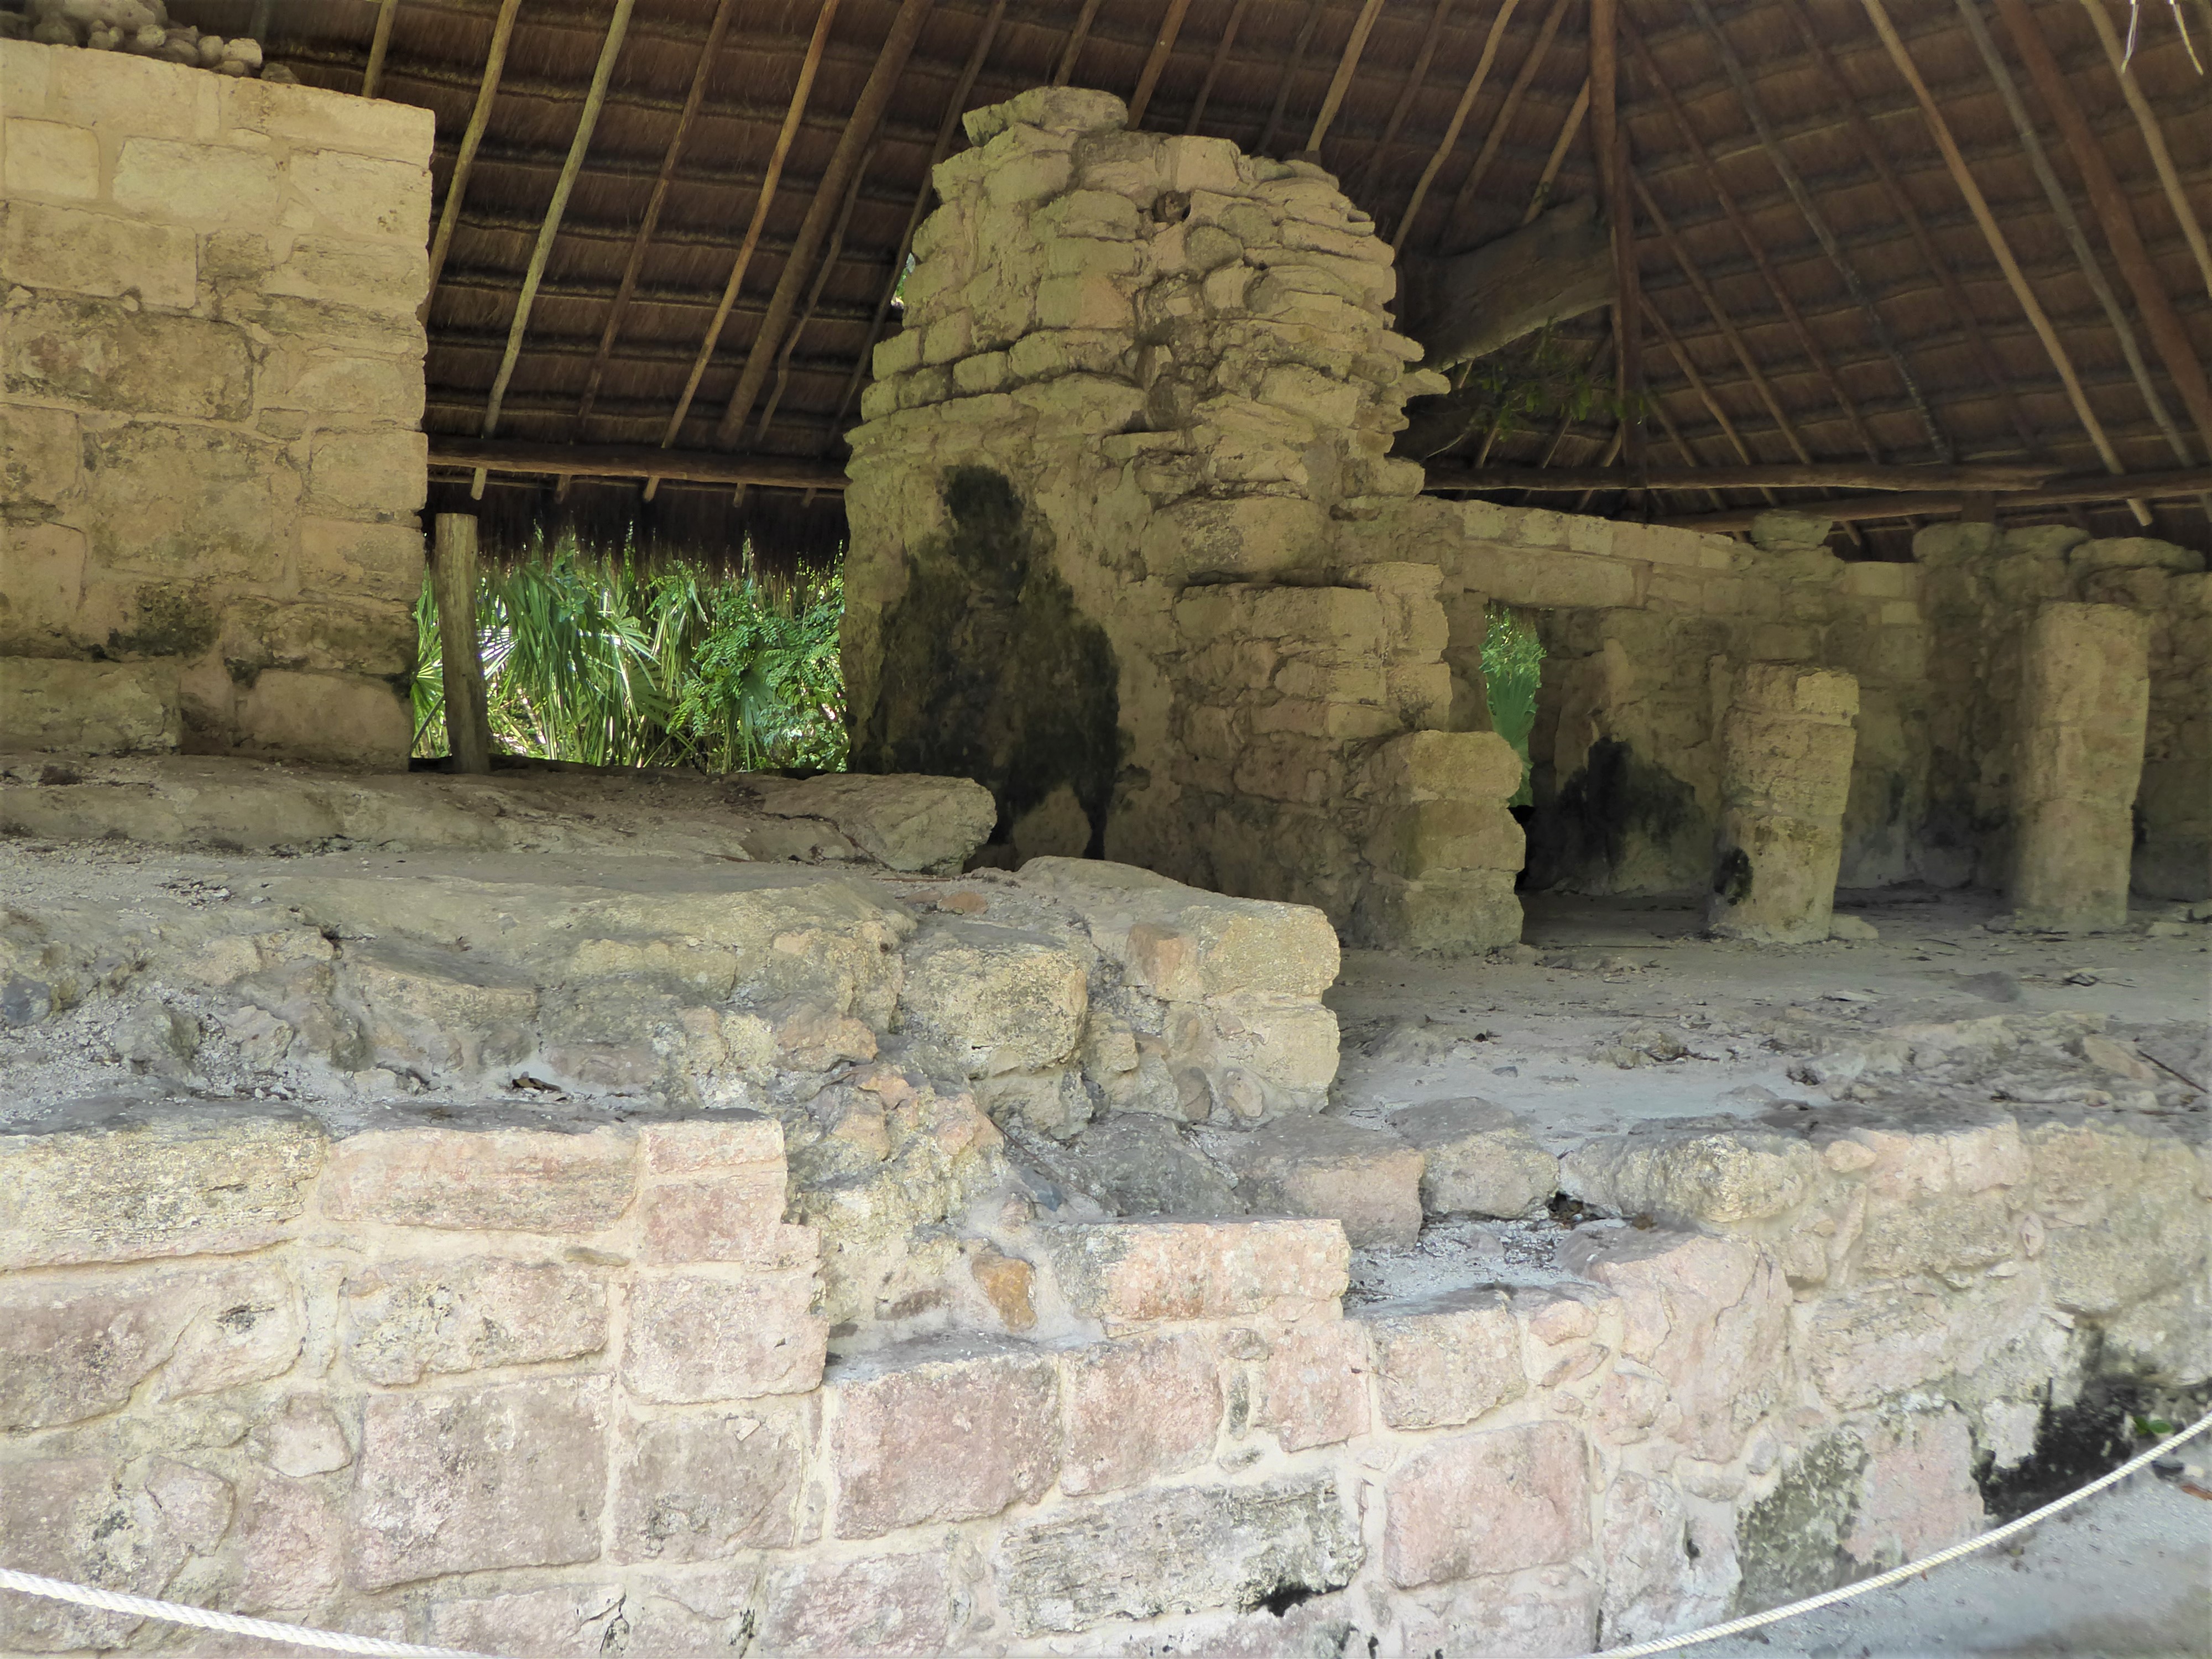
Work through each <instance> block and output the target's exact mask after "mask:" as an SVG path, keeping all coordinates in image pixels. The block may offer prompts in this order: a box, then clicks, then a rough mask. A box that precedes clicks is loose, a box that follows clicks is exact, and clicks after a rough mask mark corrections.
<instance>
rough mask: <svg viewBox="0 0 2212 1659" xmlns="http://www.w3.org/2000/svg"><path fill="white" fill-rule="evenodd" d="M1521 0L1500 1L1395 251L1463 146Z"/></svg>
mask: <svg viewBox="0 0 2212 1659" xmlns="http://www.w3.org/2000/svg"><path fill="white" fill-rule="evenodd" d="M1520 3H1521V0H1498V15H1497V16H1496V17H1495V18H1493V19H1492V20H1491V24H1490V33H1488V34H1486V35H1485V36H1484V37H1483V39H1482V56H1481V57H1480V58H1477V59H1476V60H1475V65H1474V74H1472V75H1470V76H1468V77H1467V87H1466V89H1465V90H1464V91H1462V93H1461V94H1460V95H1459V106H1458V107H1457V108H1456V109H1455V110H1453V111H1452V118H1451V119H1450V120H1449V122H1448V123H1446V124H1445V126H1444V134H1443V137H1441V138H1439V139H1437V148H1436V150H1435V152H1434V153H1433V154H1432V155H1430V157H1429V164H1428V165H1427V166H1426V167H1423V168H1422V169H1421V176H1420V177H1419V179H1416V180H1415V181H1414V184H1413V199H1412V200H1411V201H1409V202H1407V204H1406V210H1405V212H1403V213H1401V214H1400V215H1399V216H1398V228H1397V230H1396V231H1395V233H1394V234H1392V236H1391V238H1390V249H1391V252H1394V253H1395V252H1404V250H1405V246H1406V238H1407V235H1409V234H1411V233H1412V231H1413V221H1414V220H1416V219H1418V218H1419V217H1420V214H1421V204H1422V203H1423V202H1424V201H1425V200H1427V199H1428V194H1429V186H1430V185H1432V184H1434V183H1435V182H1436V177H1437V170H1438V169H1439V168H1440V167H1443V164H1444V160H1445V158H1446V157H1447V156H1449V155H1450V154H1451V153H1452V148H1453V146H1454V145H1455V144H1457V143H1459V135H1460V129H1461V128H1462V127H1464V126H1465V125H1467V118H1468V113H1469V112H1471V111H1473V109H1474V100H1476V99H1477V98H1480V96H1481V95H1482V84H1483V82H1486V81H1487V80H1488V79H1489V78H1490V68H1491V65H1492V64H1495V63H1496V62H1497V61H1498V42H1500V41H1501V40H1504V38H1505V25H1506V24H1507V23H1508V22H1510V21H1511V20H1512V17H1513V9H1514V8H1515V7H1516V6H1517V5H1519V4H1520Z"/></svg>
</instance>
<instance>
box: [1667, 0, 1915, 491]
mask: <svg viewBox="0 0 2212 1659" xmlns="http://www.w3.org/2000/svg"><path fill="white" fill-rule="evenodd" d="M1689 4H1690V10H1691V11H1692V13H1693V14H1694V15H1696V17H1697V20H1698V27H1699V28H1701V29H1703V30H1705V33H1706V34H1707V35H1708V36H1710V37H1711V40H1712V43H1713V48H1714V50H1715V51H1716V52H1717V53H1718V54H1719V57H1720V60H1721V68H1722V70H1723V72H1724V73H1725V74H1726V75H1727V76H1728V78H1729V85H1730V86H1732V87H1734V88H1735V94H1736V98H1737V100H1738V101H1740V102H1741V104H1742V105H1743V112H1744V116H1745V118H1747V120H1749V121H1750V123H1751V126H1752V131H1753V132H1754V133H1756V134H1757V135H1758V137H1759V145H1760V148H1762V149H1764V150H1765V152H1766V159H1767V160H1768V161H1771V162H1772V163H1773V165H1774V170H1775V172H1776V173H1778V174H1780V175H1781V179H1782V187H1783V188H1784V190H1786V191H1789V192H1790V200H1791V201H1793V202H1795V203H1796V204H1797V210H1798V211H1799V212H1800V213H1802V214H1803V215H1804V216H1805V222H1806V223H1807V224H1808V225H1810V226H1811V227H1812V228H1813V234H1814V237H1816V238H1817V239H1818V240H1819V241H1820V250H1821V252H1824V253H1826V255H1827V256H1828V263H1829V264H1832V265H1833V266H1834V267H1835V268H1836V274H1837V275H1838V276H1841V277H1842V278H1843V280H1844V291H1845V292H1846V293H1848V294H1849V295H1850V296H1851V299H1852V301H1854V302H1855V303H1856V304H1857V306H1858V307H1859V308H1860V309H1861V310H1862V311H1863V312H1865V313H1866V316H1867V324H1868V326H1869V327H1870V328H1871V329H1872V330H1873V331H1874V337H1875V343H1877V344H1879V345H1880V346H1881V349H1883V350H1884V351H1885V352H1887V354H1888V356H1889V360H1890V362H1892V363H1893V364H1894V365H1895V366H1896V368H1897V373H1898V378H1899V380H1903V381H1904V383H1905V396H1906V397H1908V398H1911V400H1912V406H1913V408H1915V409H1916V410H1918V411H1919V412H1920V419H1921V422H1922V423H1923V424H1924V425H1925V426H1926V427H1927V428H1928V438H1929V443H1930V445H1931V446H1932V447H1934V449H1935V451H1936V459H1938V460H1942V461H1955V460H1957V459H1959V456H1958V452H1957V451H1956V450H1955V449H1954V448H1953V447H1952V445H1951V440H1950V438H1949V436H1948V435H1947V434H1946V433H1945V432H1944V430H1943V428H1942V427H1941V426H1939V425H1938V424H1937V423H1936V411H1935V410H1934V409H1933V408H1931V407H1930V406H1929V402H1928V399H1927V397H1926V396H1925V394H1923V392H1921V390H1920V381H1919V379H1918V377H1917V376H1916V375H1915V374H1913V372H1912V368H1911V365H1910V364H1909V363H1907V362H1905V352H1904V350H1903V349H1902V348H1901V347H1899V344H1898V343H1897V339H1896V337H1895V336H1893V334H1891V333H1890V331H1889V324H1888V322H1887V320H1886V319H1884V318H1883V316H1882V314H1881V307H1879V306H1877V305H1875V301H1874V295H1871V294H1869V292H1868V291H1867V287H1866V284H1865V283H1862V282H1861V281H1860V280H1859V274H1858V272H1857V270H1855V269H1853V268H1852V265H1851V262H1850V259H1848V258H1845V257H1844V248H1843V244H1842V243H1841V242H1839V241H1838V240H1836V233H1835V230H1834V228H1833V227H1832V226H1831V225H1830V224H1829V223H1828V220H1827V216H1826V215H1825V214H1823V213H1822V212H1821V211H1820V209H1819V207H1818V206H1816V205H1815V204H1814V201H1813V193H1812V192H1811V191H1809V190H1808V189H1806V187H1805V179H1804V175H1803V174H1802V173H1799V172H1798V171H1797V164H1796V162H1795V161H1791V160H1790V155H1789V152H1788V151H1787V150H1785V149H1783V148H1782V143H1781V141H1780V140H1779V139H1778V138H1777V137H1775V135H1774V129H1773V128H1772V127H1771V126H1769V125H1767V124H1766V116H1765V113H1764V112H1762V111H1761V110H1760V109H1759V100H1758V99H1757V98H1756V97H1755V96H1753V93H1752V88H1751V80H1750V77H1749V76H1746V75H1745V74H1744V72H1743V64H1742V63H1741V61H1740V60H1739V59H1738V58H1737V57H1736V55H1735V47H1733V46H1729V43H1728V37H1727V36H1726V35H1724V34H1723V33H1721V27H1720V24H1719V23H1718V22H1717V21H1716V20H1715V19H1714V16H1713V10H1712V8H1711V6H1709V5H1707V4H1706V3H1705V0H1689Z"/></svg>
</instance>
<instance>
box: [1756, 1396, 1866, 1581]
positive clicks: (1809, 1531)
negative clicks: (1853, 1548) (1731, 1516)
mask: <svg viewBox="0 0 2212 1659" xmlns="http://www.w3.org/2000/svg"><path fill="white" fill-rule="evenodd" d="M1866 1463H1867V1452H1866V1448H1865V1446H1863V1444H1861V1443H1860V1441H1859V1438H1858V1437H1857V1435H1855V1434H1852V1433H1850V1432H1849V1431H1840V1432H1838V1433H1835V1434H1831V1435H1828V1436H1826V1437H1823V1438H1822V1439H1820V1440H1817V1441H1815V1442H1814V1443H1813V1444H1812V1445H1811V1446H1810V1447H1808V1449H1806V1451H1805V1453H1804V1454H1803V1455H1802V1456H1800V1457H1798V1458H1797V1459H1796V1460H1795V1461H1794V1462H1791V1463H1790V1466H1789V1467H1788V1468H1785V1469H1784V1471H1783V1474H1782V1479H1781V1481H1780V1483H1779V1484H1778V1485H1777V1486H1776V1487H1775V1488H1774V1490H1773V1491H1772V1492H1769V1493H1768V1494H1767V1495H1766V1496H1765V1498H1760V1499H1759V1502H1757V1503H1756V1504H1752V1505H1750V1506H1749V1507H1748V1508H1747V1509H1745V1510H1743V1511H1742V1512H1741V1516H1740V1518H1739V1519H1738V1521H1737V1522H1736V1537H1735V1548H1736V1559H1737V1562H1738V1563H1739V1565H1741V1568H1742V1570H1743V1580H1742V1583H1741V1584H1740V1585H1739V1586H1738V1587H1737V1589H1736V1598H1735V1610H1736V1612H1738V1613H1758V1612H1761V1611H1763V1610H1765V1608H1768V1607H1778V1606H1779V1605H1780V1604H1781V1603H1783V1602H1784V1601H1794V1600H1795V1599H1796V1598H1797V1597H1798V1596H1801V1595H1818V1594H1820V1592H1821V1591H1823V1590H1830V1589H1835V1588H1836V1587H1837V1586H1838V1584H1847V1583H1850V1582H1851V1581H1852V1580H1853V1579H1854V1578H1857V1577H1860V1576H1861V1572H1862V1569H1861V1568H1860V1567H1859V1566H1858V1565H1857V1564H1856V1563H1854V1562H1853V1561H1852V1559H1850V1556H1849V1555H1847V1554H1845V1553H1844V1539H1845V1538H1846V1537H1848V1536H1849V1535H1850V1530H1851V1522H1852V1521H1853V1520H1854V1519H1855V1518H1856V1517H1857V1513H1858V1504H1859V1475H1860V1474H1861V1472H1862V1471H1863V1470H1864V1468H1866Z"/></svg>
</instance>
